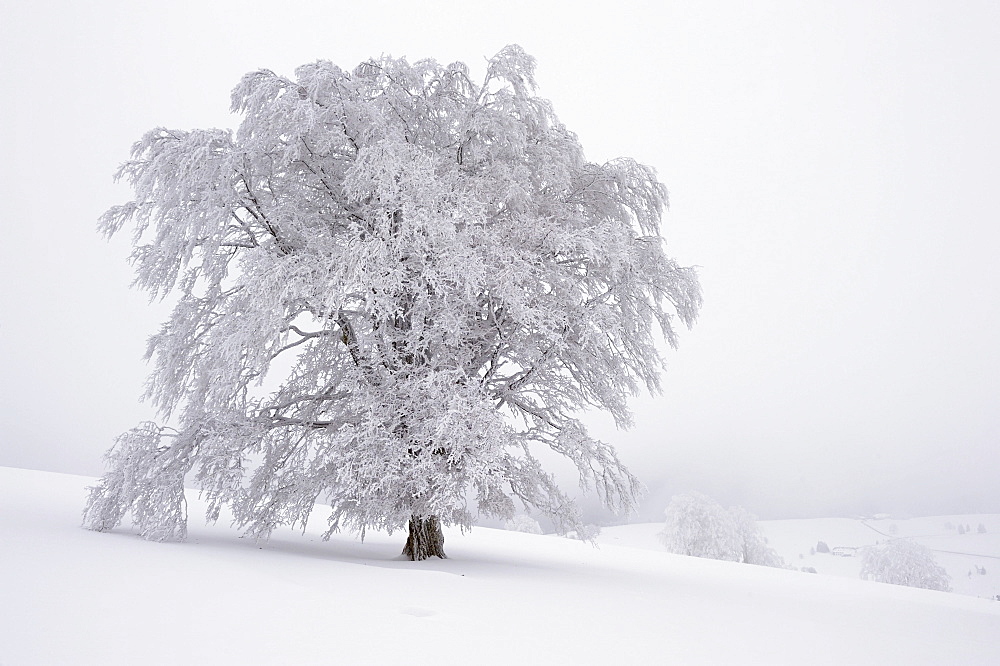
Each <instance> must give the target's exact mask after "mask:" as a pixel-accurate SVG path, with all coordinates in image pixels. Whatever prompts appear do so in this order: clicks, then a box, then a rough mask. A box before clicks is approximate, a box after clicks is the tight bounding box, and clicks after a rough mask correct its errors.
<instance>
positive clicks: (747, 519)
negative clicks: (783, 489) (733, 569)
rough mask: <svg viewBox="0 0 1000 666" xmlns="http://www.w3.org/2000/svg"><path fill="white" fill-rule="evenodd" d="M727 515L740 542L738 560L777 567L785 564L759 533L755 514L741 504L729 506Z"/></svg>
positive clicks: (782, 566)
mask: <svg viewBox="0 0 1000 666" xmlns="http://www.w3.org/2000/svg"><path fill="white" fill-rule="evenodd" d="M729 515H730V517H731V518H732V520H733V527H734V529H735V530H736V539H737V542H738V543H739V544H740V559H739V561H740V562H744V563H746V564H757V565H760V566H764V567H777V568H779V569H780V568H784V567H785V566H787V565H786V564H785V561H784V560H783V559H782V558H781V555H778V552H777V551H776V550H774V548H771V547H770V546H769V545H767V538H766V537H765V536H764V535H763V534H761V532H760V527H759V526H758V525H757V517H756V516H755V515H753V514H752V513H750V512H749V511H747V510H746V509H744V508H743V507H741V506H734V507H730V508H729Z"/></svg>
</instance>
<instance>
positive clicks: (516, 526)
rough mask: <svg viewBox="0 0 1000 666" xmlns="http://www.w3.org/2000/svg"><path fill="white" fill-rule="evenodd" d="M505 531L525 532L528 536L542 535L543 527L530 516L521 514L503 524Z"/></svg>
mask: <svg viewBox="0 0 1000 666" xmlns="http://www.w3.org/2000/svg"><path fill="white" fill-rule="evenodd" d="M503 527H504V529H505V530H509V531H511V532H525V533H527V534H541V533H542V526H541V525H539V524H538V521H537V520H535V519H534V518H532V517H531V516H529V515H526V514H523V513H519V514H517V515H516V516H514V517H513V518H511V519H510V520H508V521H506V522H505V523H504V524H503Z"/></svg>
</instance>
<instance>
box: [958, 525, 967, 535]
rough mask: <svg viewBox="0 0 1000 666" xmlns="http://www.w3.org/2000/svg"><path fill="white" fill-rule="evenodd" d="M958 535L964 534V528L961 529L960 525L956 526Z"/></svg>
mask: <svg viewBox="0 0 1000 666" xmlns="http://www.w3.org/2000/svg"><path fill="white" fill-rule="evenodd" d="M958 533H959V534H965V527H963V526H962V525H959V526H958Z"/></svg>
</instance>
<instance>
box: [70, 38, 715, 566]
mask: <svg viewBox="0 0 1000 666" xmlns="http://www.w3.org/2000/svg"><path fill="white" fill-rule="evenodd" d="M533 71H534V60H533V59H532V58H531V57H530V56H528V55H527V54H525V53H524V51H522V50H521V49H520V48H519V47H517V46H510V47H507V48H505V49H504V50H503V51H501V52H500V53H499V54H497V55H496V56H495V57H494V58H492V59H491V60H489V61H488V64H487V68H486V74H485V80H484V81H483V82H482V83H481V84H477V83H474V82H473V81H472V80H471V79H470V75H469V70H468V68H467V67H466V66H465V65H464V64H462V63H454V64H451V65H448V66H441V65H439V64H438V63H437V62H435V61H433V60H421V61H419V62H417V63H414V64H410V63H409V62H407V61H406V60H405V59H393V58H388V57H383V58H381V59H377V60H369V61H367V62H364V63H362V64H361V65H359V66H358V67H357V68H355V69H354V70H353V71H350V72H348V71H344V70H342V69H340V68H339V67H337V66H336V65H333V64H331V63H330V62H324V61H320V62H316V63H313V64H309V65H305V66H303V67H300V68H299V69H298V70H297V71H296V76H295V78H294V79H289V78H285V77H282V76H278V75H277V74H274V73H272V72H270V71H258V72H253V73H250V74H248V75H246V76H245V77H244V78H243V80H242V81H241V82H240V84H239V85H238V86H237V87H236V89H235V90H234V91H233V96H232V103H233V110H234V112H237V113H240V114H242V116H243V119H242V122H241V124H240V127H239V130H238V131H237V132H236V133H235V135H234V134H233V133H232V132H230V131H224V130H194V131H177V130H167V129H162V128H161V129H155V130H152V131H150V132H148V133H147V134H146V135H145V136H144V137H143V138H142V139H141V140H140V141H139V142H138V143H136V145H135V146H134V148H133V151H132V159H131V160H130V161H128V162H126V163H125V164H124V165H123V166H122V167H121V169H120V172H119V174H118V176H119V177H121V178H124V179H126V180H127V181H128V182H129V183H130V184H131V185H132V187H133V189H134V192H135V199H134V201H131V202H128V203H126V204H124V205H122V206H116V207H114V208H112V209H110V210H109V211H108V212H107V213H106V214H105V215H104V217H103V218H102V221H101V229H102V230H103V232H104V233H105V234H107V235H108V236H110V235H113V234H115V233H118V232H119V231H120V230H121V229H123V228H125V227H128V228H130V229H131V230H132V234H133V239H134V252H133V254H132V258H131V260H132V263H133V265H134V267H135V271H136V279H135V284H136V285H138V286H139V287H140V288H142V289H145V290H147V291H148V292H149V293H150V294H151V296H154V297H165V296H167V295H176V298H177V300H176V306H175V307H174V310H173V313H172V314H171V316H170V317H169V319H168V320H167V321H166V322H165V323H164V324H163V327H162V329H161V330H160V331H159V332H158V333H157V334H155V335H154V336H152V337H151V339H150V341H149V347H148V357H149V358H150V359H152V361H153V364H154V369H153V372H152V375H151V377H150V380H149V383H148V391H147V396H146V397H147V399H148V400H150V401H152V403H153V404H154V405H155V406H156V407H157V408H158V409H159V410H160V412H161V415H162V417H163V418H164V419H165V421H166V422H169V423H172V424H173V426H174V427H170V428H168V427H161V426H159V425H157V424H154V423H143V424H141V425H139V426H137V427H136V428H134V429H132V430H130V431H128V432H126V433H124V434H123V435H121V436H120V437H119V438H118V440H117V441H116V443H115V445H114V447H112V449H111V450H110V451H109V453H108V461H109V471H108V472H107V474H106V475H105V476H104V477H103V479H102V480H101V482H100V483H99V484H98V485H97V486H95V487H94V488H92V489H91V494H90V497H89V501H88V504H87V507H86V510H85V515H84V523H85V525H86V526H88V527H90V528H92V529H97V530H108V529H111V528H113V527H115V526H116V525H118V524H119V522H120V521H121V520H122V518H123V517H124V515H125V514H126V513H129V512H130V513H131V514H132V522H133V524H134V525H135V527H136V529H137V530H138V531H139V534H140V535H142V536H143V537H145V538H149V539H155V540H163V539H175V538H183V537H184V536H185V533H186V521H187V510H186V502H185V500H184V483H185V480H186V479H187V480H188V481H189V482H193V483H194V484H196V485H197V486H199V487H200V489H201V492H202V495H203V497H204V498H205V499H207V502H208V507H209V509H208V518H209V519H210V520H215V519H217V518H218V516H219V513H220V510H221V508H222V507H223V506H228V507H229V509H230V510H231V512H232V515H233V516H234V519H235V522H236V524H237V525H238V526H239V527H240V528H241V529H243V530H244V531H245V532H246V533H247V534H249V535H251V536H254V537H258V538H266V537H267V536H268V535H269V534H270V533H271V531H272V530H273V529H274V528H275V527H276V526H279V525H300V526H304V524H305V522H306V521H307V519H308V518H309V516H310V514H311V513H312V512H313V510H314V506H315V504H316V503H325V504H328V505H329V507H330V514H329V529H328V531H327V536H329V535H330V534H331V533H333V532H334V531H337V530H339V529H341V528H342V527H347V528H350V529H354V530H359V531H360V532H361V533H362V535H363V534H364V531H365V530H366V529H372V528H377V529H386V530H390V531H392V530H397V529H402V528H404V527H406V528H407V529H408V530H409V535H408V539H407V541H406V547H405V550H404V553H405V554H406V555H407V556H408V557H410V558H412V559H424V558H426V557H428V556H432V555H436V556H439V557H444V556H445V554H444V549H443V542H444V538H443V534H442V529H441V528H442V525H449V524H459V525H463V526H471V524H472V522H473V520H474V518H475V516H476V514H477V512H478V513H479V514H484V515H489V516H495V517H499V518H509V517H511V516H512V515H513V514H514V513H515V509H516V504H518V503H523V504H525V505H529V506H531V507H534V508H535V509H537V510H539V511H540V512H542V513H543V514H545V515H547V516H549V517H550V518H551V519H552V520H554V521H555V523H556V524H557V525H558V526H560V527H562V528H564V529H570V528H572V527H575V526H578V524H579V519H578V513H577V510H576V508H575V506H574V504H573V502H571V501H570V500H569V499H568V497H567V496H566V495H565V494H564V493H563V492H561V491H560V490H559V488H558V487H557V486H556V484H555V483H554V480H553V477H552V476H551V474H549V473H547V472H546V471H544V469H543V468H542V466H541V465H540V463H539V459H538V457H536V454H537V452H538V450H539V449H549V450H553V451H556V452H558V453H560V454H562V455H564V456H566V457H567V458H568V459H569V460H571V461H572V462H573V464H574V465H575V466H576V469H577V470H578V471H579V477H580V482H581V484H582V485H583V486H585V487H587V488H592V489H594V490H596V492H597V493H599V494H600V496H601V498H602V499H603V500H604V501H605V503H606V504H607V505H608V506H610V507H611V508H614V509H627V508H629V507H631V506H632V505H633V503H634V501H635V499H636V495H637V492H638V490H639V484H638V482H637V480H636V479H635V477H634V476H633V475H632V474H631V473H629V471H628V470H627V469H626V468H625V467H624V466H623V464H622V463H621V462H620V461H619V459H618V457H617V456H616V455H615V452H614V450H613V449H612V447H611V446H609V445H608V444H606V443H603V442H600V441H597V440H595V439H593V438H591V437H590V436H589V435H588V434H587V431H586V429H585V428H584V427H583V426H582V425H581V423H580V422H579V421H578V420H577V419H576V418H575V416H574V415H575V414H577V413H578V412H579V411H580V410H582V409H587V408H591V409H592V408H596V409H600V410H604V411H606V412H609V413H610V414H611V415H612V416H613V417H614V419H615V420H616V422H617V423H618V424H619V425H620V426H622V427H627V426H628V425H629V424H630V420H631V416H630V413H629V410H628V407H627V398H628V397H629V396H630V395H633V394H635V393H636V392H637V391H639V390H640V389H643V388H644V389H647V390H649V391H652V392H656V391H658V389H659V386H660V384H659V382H660V379H659V377H660V371H661V370H662V369H663V360H662V358H661V354H660V352H659V351H658V349H657V346H656V338H657V337H658V336H659V335H661V334H662V336H663V337H665V338H666V341H667V342H668V343H669V344H670V345H674V344H676V336H675V329H674V323H675V320H676V319H679V320H680V321H681V322H683V323H684V324H686V325H688V326H690V325H691V324H692V323H693V321H694V319H695V317H696V315H697V311H698V308H699V306H700V303H701V292H700V288H699V285H698V281H697V278H696V276H695V273H694V272H693V271H692V270H691V269H689V268H682V267H680V266H678V265H677V264H676V263H675V262H674V261H673V260H671V259H669V258H668V257H667V256H666V255H665V254H664V248H663V241H662V239H661V238H660V236H659V225H660V220H661V216H662V214H663V211H664V207H665V204H666V201H667V193H666V189H665V188H664V186H663V185H662V184H660V183H659V182H658V181H657V179H656V176H655V174H654V172H653V170H652V169H651V168H649V167H647V166H643V165H641V164H637V163H636V162H635V161H633V160H630V159H617V160H613V161H611V162H608V163H606V164H593V163H590V162H588V161H587V160H586V159H585V157H584V154H583V150H582V148H581V146H580V144H579V142H578V141H577V138H576V136H575V135H574V134H572V133H571V132H569V131H568V130H567V129H566V128H565V127H564V126H563V125H562V124H561V123H560V122H559V121H558V119H557V118H556V116H555V114H554V113H553V111H552V108H551V106H550V104H549V103H548V102H547V101H545V100H543V99H540V98H538V97H536V96H535V95H534V90H535V82H534V78H533ZM279 374H280V376H276V375H279Z"/></svg>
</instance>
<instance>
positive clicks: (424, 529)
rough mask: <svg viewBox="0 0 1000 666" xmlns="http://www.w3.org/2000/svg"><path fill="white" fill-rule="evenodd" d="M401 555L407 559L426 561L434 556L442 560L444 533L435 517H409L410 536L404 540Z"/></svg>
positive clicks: (443, 556) (444, 556)
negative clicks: (404, 544)
mask: <svg viewBox="0 0 1000 666" xmlns="http://www.w3.org/2000/svg"><path fill="white" fill-rule="evenodd" d="M403 555H406V557H408V558H409V559H411V560H413V561H416V560H426V559H427V558H428V557H430V556H432V555H434V556H437V557H440V558H442V559H445V558H447V557H448V556H447V555H445V554H444V532H443V531H442V530H441V521H440V520H438V517H437V516H427V517H424V516H410V535H409V536H408V537H407V538H406V546H404V547H403Z"/></svg>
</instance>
